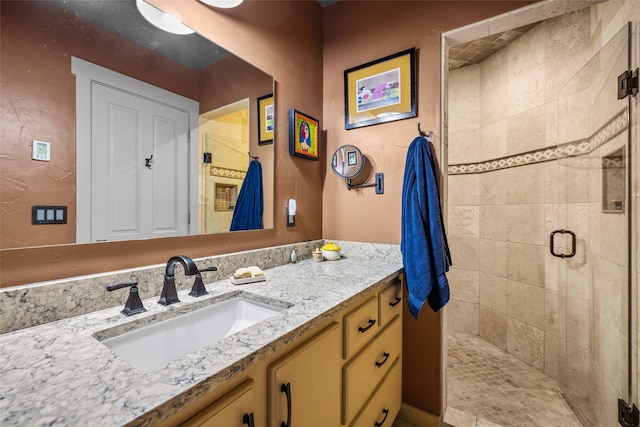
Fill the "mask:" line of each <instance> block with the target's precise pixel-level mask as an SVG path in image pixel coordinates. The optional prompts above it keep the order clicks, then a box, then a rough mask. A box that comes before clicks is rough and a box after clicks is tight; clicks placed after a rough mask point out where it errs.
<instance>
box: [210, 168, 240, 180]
mask: <svg viewBox="0 0 640 427" xmlns="http://www.w3.org/2000/svg"><path fill="white" fill-rule="evenodd" d="M209 175H211V176H221V177H223V178H234V179H244V177H245V176H247V171H241V170H237V169H227V168H219V167H217V166H211V167H210V169H209Z"/></svg>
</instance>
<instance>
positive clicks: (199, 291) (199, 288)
mask: <svg viewBox="0 0 640 427" xmlns="http://www.w3.org/2000/svg"><path fill="white" fill-rule="evenodd" d="M217 270H218V267H207V268H203V269H202V270H198V273H197V274H196V280H195V281H194V282H193V287H192V288H191V292H189V295H190V296H192V297H201V296H203V295H208V294H209V292H207V289H206V288H205V287H204V282H203V281H202V274H200V273H204V272H205V271H217Z"/></svg>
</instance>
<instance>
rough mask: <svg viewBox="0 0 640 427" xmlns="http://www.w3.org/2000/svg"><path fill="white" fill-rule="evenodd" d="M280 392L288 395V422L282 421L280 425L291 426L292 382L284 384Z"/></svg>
mask: <svg viewBox="0 0 640 427" xmlns="http://www.w3.org/2000/svg"><path fill="white" fill-rule="evenodd" d="M280 392H282V393H284V394H285V395H286V396H287V422H286V423H285V422H284V421H283V422H282V423H280V427H291V383H286V384H282V385H281V386H280Z"/></svg>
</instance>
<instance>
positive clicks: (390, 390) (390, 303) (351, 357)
mask: <svg viewBox="0 0 640 427" xmlns="http://www.w3.org/2000/svg"><path fill="white" fill-rule="evenodd" d="M402 291H403V286H402V276H400V277H398V278H397V279H394V280H393V281H392V282H391V284H390V285H389V286H388V287H387V288H385V289H383V290H382V291H380V292H379V293H378V295H377V297H374V298H372V299H370V300H368V301H367V302H365V303H364V304H362V305H360V306H359V307H358V308H356V309H355V310H353V311H351V312H350V313H349V314H347V315H346V316H345V320H344V325H345V327H344V342H345V351H344V356H345V357H346V358H348V360H347V361H346V363H345V365H344V367H343V369H342V381H343V383H342V388H343V390H342V417H341V422H342V425H345V426H360V425H363V426H378V427H379V426H382V425H391V424H393V420H394V419H395V417H396V416H397V414H398V411H399V410H400V405H401V403H402V390H401V388H402V383H401V382H402V306H401V305H400V301H402ZM372 313H375V317H374V318H375V320H376V322H377V324H378V326H377V327H375V328H373V327H371V328H370V329H366V330H363V329H364V328H363V327H362V326H359V327H355V325H353V326H349V325H350V323H353V322H351V321H352V320H353V319H358V321H359V322H360V323H361V322H362V321H364V320H365V319H367V318H368V317H370V316H372ZM356 323H357V322H356ZM368 323H369V324H371V321H368ZM354 336H355V337H356V338H354ZM354 342H355V343H356V345H353V343H354ZM349 344H351V345H350V346H348V345H349ZM355 350H357V352H355ZM398 384H399V385H398Z"/></svg>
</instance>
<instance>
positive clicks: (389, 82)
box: [344, 48, 417, 130]
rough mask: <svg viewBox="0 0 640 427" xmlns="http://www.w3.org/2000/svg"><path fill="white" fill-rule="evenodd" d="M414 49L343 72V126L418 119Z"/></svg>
mask: <svg viewBox="0 0 640 427" xmlns="http://www.w3.org/2000/svg"><path fill="white" fill-rule="evenodd" d="M415 51H416V50H415V48H411V49H408V50H405V51H402V52H399V53H396V54H393V55H390V56H387V57H385V58H381V59H378V60H375V61H372V62H369V63H367V64H364V65H359V66H357V67H354V68H350V69H348V70H346V71H345V72H344V127H345V129H347V130H349V129H354V128H359V127H363V126H371V125H377V124H380V123H385V122H391V121H394V120H400V119H407V118H410V117H416V115H417V111H416V72H415V68H416V67H415V62H416V60H415V56H416V55H415V53H416V52H415Z"/></svg>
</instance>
